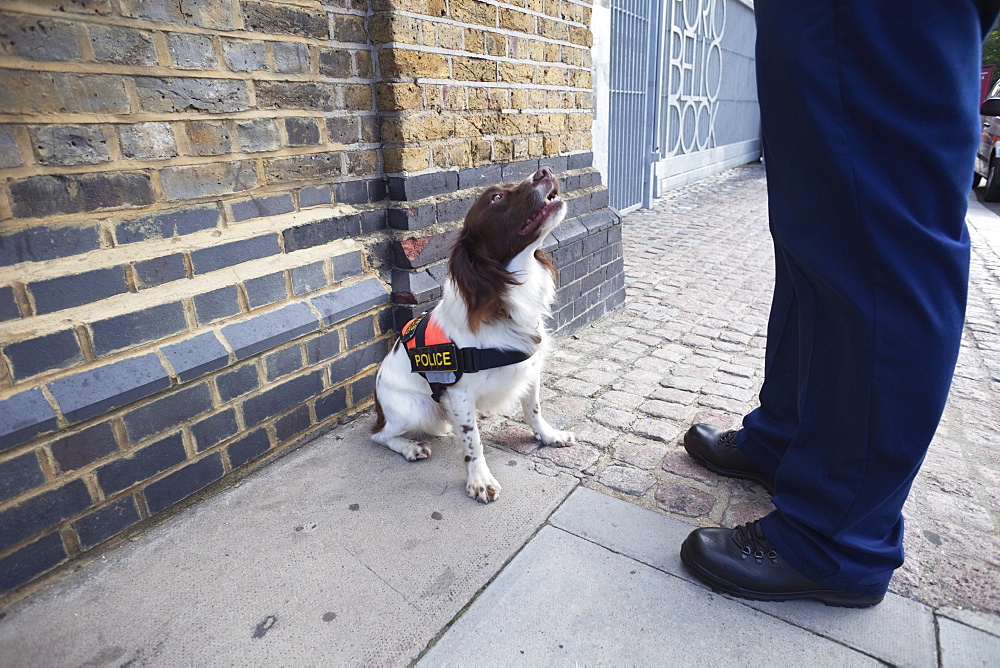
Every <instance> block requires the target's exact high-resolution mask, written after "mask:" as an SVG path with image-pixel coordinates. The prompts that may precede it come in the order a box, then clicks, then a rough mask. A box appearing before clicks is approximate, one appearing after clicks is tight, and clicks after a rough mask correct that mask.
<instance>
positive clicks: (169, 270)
mask: <svg viewBox="0 0 1000 668" xmlns="http://www.w3.org/2000/svg"><path fill="white" fill-rule="evenodd" d="M132 268H133V269H135V275H136V277H137V278H138V279H139V289H140V290H141V289H143V288H152V287H154V286H157V285H163V284H164V283H169V282H171V281H179V280H180V279H182V278H187V268H186V267H185V266H184V256H183V255H180V254H177V255H164V256H163V257H154V258H153V259H151V260H143V261H142V262H136V263H135V264H133V265H132Z"/></svg>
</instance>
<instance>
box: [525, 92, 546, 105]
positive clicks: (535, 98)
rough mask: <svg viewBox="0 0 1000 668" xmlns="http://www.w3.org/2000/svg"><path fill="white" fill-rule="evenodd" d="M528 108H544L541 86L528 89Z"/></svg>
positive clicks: (543, 93) (543, 95)
mask: <svg viewBox="0 0 1000 668" xmlns="http://www.w3.org/2000/svg"><path fill="white" fill-rule="evenodd" d="M528 108H529V109H544V108H545V91H544V90H542V89H541V88H532V89H531V90H529V91H528Z"/></svg>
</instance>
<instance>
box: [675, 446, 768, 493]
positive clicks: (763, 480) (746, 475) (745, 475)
mask: <svg viewBox="0 0 1000 668" xmlns="http://www.w3.org/2000/svg"><path fill="white" fill-rule="evenodd" d="M684 449H685V450H686V451H687V453H688V455H690V457H691V459H693V460H695V461H696V462H698V463H699V464H701V465H702V466H704V467H705V468H707V469H708V470H709V471H711V472H713V473H718V474H719V475H724V476H726V477H727V478H740V479H741V480H750V481H751V482H755V483H758V484H759V485H760V486H761V487H763V488H764V489H766V490H767V493H768V494H774V485H773V484H772V483H771V481H770V479H768V478H767V477H765V476H762V475H756V474H753V473H750V472H748V471H733V470H731V469H725V468H722V467H721V466H718V465H716V464H713V463H712V462H710V461H708V460H707V459H705V458H704V457H701V456H700V455H697V454H695V453H693V452H691V451H690V450H688V449H687V448H686V447H685V448H684Z"/></svg>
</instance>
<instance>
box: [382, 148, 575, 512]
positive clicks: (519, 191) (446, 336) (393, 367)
mask: <svg viewBox="0 0 1000 668" xmlns="http://www.w3.org/2000/svg"><path fill="white" fill-rule="evenodd" d="M565 217H566V203H565V202H564V201H563V200H562V199H560V197H559V183H558V181H556V178H555V176H554V175H553V174H552V170H551V169H549V168H548V167H542V168H541V169H539V170H538V171H537V172H535V173H534V174H533V175H531V176H529V177H528V178H527V179H525V180H524V181H522V182H520V183H517V184H507V185H502V186H491V187H489V188H487V189H486V190H485V191H484V192H483V193H482V194H481V195H480V196H479V197H478V199H476V201H475V203H474V204H473V205H472V207H471V208H470V209H469V212H468V214H466V216H465V223H464V225H463V227H462V230H461V232H460V233H459V235H458V237H457V238H456V241H455V245H454V247H453V248H452V251H451V257H450V258H449V260H448V273H449V280H448V282H447V284H446V285H445V286H444V296H443V298H442V300H441V303H440V304H438V306H437V307H435V308H434V310H433V311H431V312H430V313H429V314H425V316H423V317H422V318H420V319H416V320H415V321H413V322H411V323H410V324H408V325H407V326H406V327H405V328H404V329H403V334H402V336H401V338H400V340H399V341H397V342H396V344H395V346H394V347H393V349H392V351H391V352H390V353H389V355H388V356H386V358H385V360H383V362H382V365H381V366H380V367H379V370H378V374H377V376H376V379H375V410H376V422H375V426H374V427H373V428H372V430H371V432H372V440H374V441H375V442H377V443H381V444H382V445H385V446H387V447H389V448H391V449H392V450H394V451H396V452H398V453H399V454H401V455H403V456H404V457H406V458H407V459H408V460H410V461H415V460H418V459H424V458H425V457H428V456H430V454H431V447H430V443H429V442H428V441H426V440H414V439H413V438H410V437H409V436H413V435H415V434H425V435H434V436H441V435H444V434H447V433H450V432H452V431H454V433H455V434H457V435H458V437H459V438H460V439H461V441H462V445H463V448H464V452H465V462H466V469H467V479H466V486H465V491H466V493H468V495H469V496H471V497H472V498H473V499H475V500H477V501H480V502H482V503H489V502H491V501H495V500H496V499H497V498H499V496H500V489H501V488H500V483H498V482H497V480H496V478H494V477H493V474H492V473H491V472H490V469H489V467H488V466H487V465H486V459H485V458H484V457H483V444H482V441H481V440H480V436H479V427H478V425H477V424H476V415H477V411H481V412H490V411H495V410H498V409H500V408H503V407H505V406H507V405H509V404H510V403H511V402H512V401H514V400H518V399H519V400H520V401H521V408H522V411H523V413H524V420H525V422H526V423H527V424H528V425H529V426H530V427H531V429H532V431H534V434H535V438H537V439H538V440H539V441H541V442H542V443H543V444H544V445H549V446H559V447H564V446H567V445H570V444H571V443H573V442H575V440H576V439H575V437H574V435H573V434H572V433H571V432H568V431H561V430H558V429H554V428H553V427H552V426H551V425H550V424H549V423H548V422H547V421H546V420H545V418H544V417H542V413H541V408H540V407H539V400H538V396H539V382H540V376H541V372H542V365H543V363H544V361H545V356H546V354H547V352H548V348H549V336H548V333H547V332H546V331H545V326H544V322H543V321H544V319H545V317H546V316H547V315H549V313H550V306H551V304H552V300H553V298H554V296H555V280H554V279H555V273H556V272H555V268H554V267H553V266H552V262H551V261H550V260H549V258H548V256H546V255H545V253H543V252H542V250H541V245H542V241H543V240H544V239H545V237H546V235H548V233H549V232H551V231H552V230H553V229H555V227H556V226H557V225H558V224H559V223H560V222H562V220H563V218H565Z"/></svg>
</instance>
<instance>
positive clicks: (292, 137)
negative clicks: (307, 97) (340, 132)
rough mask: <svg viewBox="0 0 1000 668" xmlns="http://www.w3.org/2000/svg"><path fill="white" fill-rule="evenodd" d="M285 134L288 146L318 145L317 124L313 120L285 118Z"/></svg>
mask: <svg viewBox="0 0 1000 668" xmlns="http://www.w3.org/2000/svg"><path fill="white" fill-rule="evenodd" d="M285 134H286V135H287V136H288V145H289V146H315V145H316V144H319V143H320V136H319V122H318V121H317V120H316V119H315V118H300V117H297V116H292V117H289V118H286V119H285Z"/></svg>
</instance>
